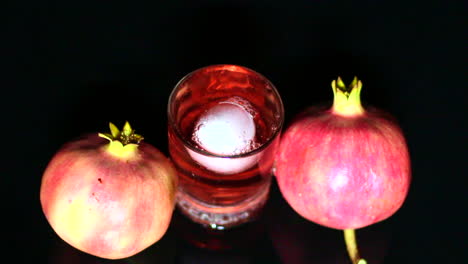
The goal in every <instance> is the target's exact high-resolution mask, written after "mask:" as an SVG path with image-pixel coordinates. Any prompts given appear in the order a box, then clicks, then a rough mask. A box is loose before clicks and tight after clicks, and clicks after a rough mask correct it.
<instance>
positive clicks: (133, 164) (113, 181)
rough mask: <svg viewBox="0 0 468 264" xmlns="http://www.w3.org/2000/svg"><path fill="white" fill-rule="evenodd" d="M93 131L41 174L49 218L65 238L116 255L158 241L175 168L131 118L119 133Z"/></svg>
mask: <svg viewBox="0 0 468 264" xmlns="http://www.w3.org/2000/svg"><path fill="white" fill-rule="evenodd" d="M111 132H112V134H99V135H100V136H101V137H104V138H107V139H108V140H109V141H110V143H106V141H105V140H104V139H102V138H100V137H98V135H97V134H96V135H90V136H87V137H84V138H83V139H80V140H77V141H74V142H71V143H69V144H67V145H65V146H64V147H63V148H62V149H61V150H60V151H59V152H58V153H57V154H56V155H55V157H54V158H53V159H52V160H51V161H50V163H49V165H48V167H47V169H46V171H45V172H44V175H43V178H42V185H41V192H40V199H41V204H42V209H43V211H44V214H45V216H46V217H47V220H48V221H49V223H50V225H51V226H52V228H53V229H54V230H55V232H56V233H57V234H58V235H59V236H60V237H61V238H62V239H63V240H65V241H66V242H67V243H69V244H70V245H72V246H74V247H76V248H77V249H80V250H82V251H84V252H87V253H89V254H92V255H95V256H99V257H102V258H109V259H117V258H125V257H129V256H132V255H134V254H136V253H138V252H140V251H141V250H143V249H145V248H147V247H148V246H150V245H151V244H153V243H155V242H156V241H158V240H159V239H160V238H161V237H162V236H163V235H164V233H165V232H166V230H167V228H168V225H169V222H170V220H171V216H172V212H173V209H174V199H175V191H176V183H177V182H176V172H175V170H174V168H173V166H172V164H171V163H170V162H169V161H168V159H166V157H164V155H163V154H162V153H161V152H159V151H158V150H157V149H156V148H154V147H152V146H151V145H149V144H146V143H144V142H141V143H140V141H141V139H142V137H141V136H139V135H136V134H134V131H133V130H132V129H131V127H130V125H129V124H128V123H126V124H125V126H124V129H123V131H122V132H120V131H119V130H118V129H117V128H116V127H115V126H114V125H113V124H111Z"/></svg>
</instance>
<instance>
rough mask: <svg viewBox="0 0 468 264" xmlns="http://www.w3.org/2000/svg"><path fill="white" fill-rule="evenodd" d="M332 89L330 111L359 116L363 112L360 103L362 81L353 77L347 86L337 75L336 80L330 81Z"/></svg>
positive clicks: (342, 114)
mask: <svg viewBox="0 0 468 264" xmlns="http://www.w3.org/2000/svg"><path fill="white" fill-rule="evenodd" d="M331 86H332V89H333V96H334V98H333V107H332V111H333V113H335V114H338V115H341V116H348V117H352V116H359V115H362V114H364V112H365V111H364V108H363V107H362V105H361V89H362V82H361V81H360V80H359V79H358V78H357V77H354V79H353V81H352V82H351V84H350V85H349V86H346V85H345V84H344V82H343V80H342V79H341V77H338V79H337V80H333V81H332V84H331Z"/></svg>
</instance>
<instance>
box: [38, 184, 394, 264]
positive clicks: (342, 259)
mask: <svg viewBox="0 0 468 264" xmlns="http://www.w3.org/2000/svg"><path fill="white" fill-rule="evenodd" d="M357 236H358V242H359V246H360V248H361V252H362V255H363V256H365V257H366V259H367V260H368V263H372V264H382V263H384V259H385V257H386V256H387V254H388V251H389V244H390V243H391V236H390V232H389V225H388V224H385V223H382V224H377V225H375V226H373V227H369V228H366V229H363V230H359V231H357ZM47 242H49V244H50V247H49V248H47V252H44V256H45V257H46V263H51V264H65V263H66V264H75V263H82V264H98V263H101V264H108V263H116V264H153V263H154V264H161V263H180V264H185V263H187V264H189V263H207V264H210V263H213V264H215V263H228V264H230V263H233V264H234V263H236V264H244V263H245V264H247V263H269V264H280V263H285V264H289V263H297V264H349V262H348V261H349V260H348V257H347V253H346V249H345V245H344V241H343V236H342V232H340V231H338V230H331V229H327V228H324V227H320V226H317V225H315V224H313V223H310V222H308V221H306V220H304V219H302V218H301V217H300V216H298V215H297V214H295V213H294V212H293V211H291V209H290V207H289V206H288V205H287V204H286V203H285V201H284V200H283V199H282V198H281V197H280V195H279V193H278V189H277V187H276V185H273V189H272V197H271V199H270V200H269V201H268V202H267V204H266V207H265V211H264V213H263V214H262V216H261V217H260V218H259V219H258V220H257V221H255V222H251V223H248V224H245V225H242V226H239V227H236V228H233V229H231V230H228V231H218V230H210V229H205V228H203V227H202V226H200V225H198V224H196V223H194V222H192V221H191V220H189V219H187V218H185V216H183V215H181V214H180V213H178V212H176V213H175V214H174V217H173V220H172V223H171V226H170V228H169V230H168V232H167V233H166V235H165V236H164V237H163V238H162V239H161V240H160V241H159V242H157V243H156V244H154V245H153V246H151V247H149V248H147V249H146V250H144V251H142V252H141V253H139V254H137V255H135V256H133V257H130V258H127V259H121V260H106V259H100V258H97V257H94V256H91V255H88V254H86V253H83V252H81V251H79V250H76V249H75V248H73V247H71V246H69V245H68V244H66V243H65V242H63V241H62V240H60V239H59V238H58V237H57V236H56V235H55V234H52V236H51V237H50V238H49V240H48V241H47ZM385 263H386V262H385Z"/></svg>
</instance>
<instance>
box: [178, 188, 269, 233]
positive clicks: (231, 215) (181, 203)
mask: <svg viewBox="0 0 468 264" xmlns="http://www.w3.org/2000/svg"><path fill="white" fill-rule="evenodd" d="M269 187H270V186H269V185H268V186H267V187H266V188H264V189H263V190H262V191H261V192H260V193H259V194H257V195H256V196H255V197H252V198H250V199H249V200H247V201H244V202H242V203H240V204H236V205H232V206H215V205H209V204H206V203H203V202H201V201H199V200H197V199H195V198H194V197H192V196H190V195H188V194H186V193H184V192H183V191H182V190H179V191H178V193H177V207H178V209H179V211H180V212H181V213H182V214H184V215H185V216H187V217H188V218H189V219H191V220H192V221H194V222H196V223H199V224H202V225H204V226H205V227H206V228H211V229H216V230H224V229H228V228H231V227H234V226H238V225H241V224H243V223H247V222H250V221H253V220H255V219H256V218H257V217H258V215H259V214H260V212H261V211H262V209H263V207H264V205H265V203H266V201H267V198H268V194H269V191H270V188H269Z"/></svg>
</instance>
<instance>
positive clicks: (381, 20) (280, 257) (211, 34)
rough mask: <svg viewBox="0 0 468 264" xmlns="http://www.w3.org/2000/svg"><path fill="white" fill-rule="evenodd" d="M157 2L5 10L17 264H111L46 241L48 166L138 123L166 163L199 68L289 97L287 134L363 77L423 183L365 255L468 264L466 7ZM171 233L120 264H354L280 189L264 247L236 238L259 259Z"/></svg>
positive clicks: (373, 231)
mask: <svg viewBox="0 0 468 264" xmlns="http://www.w3.org/2000/svg"><path fill="white" fill-rule="evenodd" d="M156 2H157V1H148V2H140V1H132V2H128V3H117V2H116V1H93V2H91V3H85V2H83V1H55V2H54V1H49V2H44V1H29V2H28V1H16V2H14V3H9V4H4V7H6V8H2V11H4V12H2V13H5V14H4V15H5V16H4V17H6V18H7V20H6V23H5V24H6V30H4V31H3V34H2V37H1V42H2V45H3V46H4V48H3V52H2V54H3V55H2V58H0V60H1V61H2V64H4V65H5V67H3V68H4V70H3V74H4V77H3V78H2V79H3V82H2V85H1V91H2V93H1V99H2V104H1V105H2V108H3V109H2V116H3V117H2V129H1V131H2V137H1V138H2V142H3V146H4V147H3V148H2V152H3V153H2V154H3V155H2V156H3V157H4V158H2V164H3V165H2V166H1V167H2V177H3V179H4V181H5V180H6V182H7V184H6V185H3V186H4V187H6V188H5V189H6V192H3V194H4V195H5V196H6V198H4V202H3V203H2V204H3V205H2V208H3V210H4V211H3V213H2V216H3V218H4V219H5V220H6V221H8V224H5V225H4V226H3V227H4V228H3V229H4V231H5V232H6V234H7V236H6V237H7V244H8V247H7V250H6V253H5V254H4V256H3V257H4V260H7V259H10V258H12V260H13V262H12V261H10V262H12V263H101V262H105V263H108V262H109V263H112V262H110V261H104V260H100V259H97V258H94V257H90V256H88V255H86V254H84V253H81V252H79V251H76V250H74V249H73V248H71V247H69V246H67V245H66V244H65V243H64V242H62V241H61V240H60V239H59V238H58V237H57V236H56V235H55V233H54V232H53V230H52V229H51V228H50V226H49V225H48V223H47V221H46V220H45V217H44V216H43V214H42V211H41V208H40V203H39V187H40V179H41V175H42V172H43V170H44V169H45V166H46V165H47V162H48V161H49V159H50V158H51V156H52V155H53V154H54V152H55V151H57V150H58V148H59V147H60V146H61V145H62V144H63V143H65V142H67V141H69V140H72V139H73V138H75V137H77V136H79V135H81V134H83V133H86V132H96V131H106V130H107V124H108V122H109V121H112V122H114V123H116V124H118V125H119V126H121V125H122V124H123V122H124V121H125V120H129V121H131V123H132V125H133V127H134V128H136V129H137V131H138V132H140V133H142V134H144V135H145V138H146V141H147V142H149V143H151V144H153V145H154V146H156V147H158V148H159V149H161V150H162V151H163V152H165V153H166V154H167V140H166V111H165V110H166V104H167V98H168V96H169V93H170V91H171V90H172V88H173V87H174V85H175V84H176V83H177V81H178V80H179V79H180V78H182V77H183V76H184V75H185V74H187V73H188V72H190V71H193V70H195V69H197V68H200V67H203V66H206V65H210V64H219V63H230V64H239V65H243V66H247V67H250V68H252V69H254V70H256V71H258V72H260V73H262V74H264V75H265V76H266V77H267V78H269V79H270V80H271V81H272V82H273V83H274V84H275V85H276V87H277V89H278V90H279V92H280V94H281V96H282V98H283V102H284V105H285V109H286V124H287V123H288V121H290V119H291V117H292V116H294V115H295V114H297V113H298V112H299V111H300V110H301V109H303V108H305V107H306V106H308V105H312V104H315V103H318V102H322V101H329V100H331V97H332V92H331V88H330V82H331V80H332V79H334V78H336V77H337V76H338V75H340V76H342V77H343V78H344V79H345V81H347V82H349V81H350V80H351V78H352V77H353V76H354V75H357V76H358V77H359V78H360V79H361V80H362V81H363V83H364V88H363V93H362V98H363V99H362V100H363V101H364V102H366V103H369V104H372V105H375V106H378V107H380V108H382V109H385V110H387V111H389V112H391V113H392V114H394V115H395V116H396V117H397V119H398V120H399V121H400V125H401V127H402V129H403V131H404V132H405V135H406V137H407V141H408V145H409V148H410V152H411V158H412V167H413V182H412V186H411V190H410V193H409V196H408V198H407V201H406V202H405V204H404V206H403V207H402V208H401V209H400V210H399V211H398V212H397V213H396V214H395V215H394V216H393V217H391V218H390V219H388V220H386V221H384V222H382V223H379V224H376V225H374V226H371V227H369V228H365V229H363V230H360V231H358V236H359V239H360V244H361V247H362V250H363V252H362V254H363V255H364V256H367V257H368V258H369V262H370V264H376V263H442V262H441V261H444V263H462V262H463V261H466V257H464V256H463V255H462V251H463V250H466V249H467V248H466V245H467V244H466V242H464V241H463V239H465V238H466V235H467V232H466V223H467V218H466V209H467V206H466V204H467V203H466V194H467V192H466V189H465V187H466V183H464V181H463V179H464V178H466V176H467V175H468V174H467V171H466V168H465V167H466V166H465V163H466V156H467V155H466V135H467V130H466V128H465V127H466V118H465V114H466V104H465V103H466V88H467V87H466V83H467V78H466V76H467V72H466V69H467V68H466V62H467V60H466V59H467V56H466V54H467V53H466V47H467V41H466V35H467V32H466V26H467V24H466V15H467V12H466V11H467V10H466V3H463V1H458V2H456V1H438V2H437V1H404V2H401V3H398V2H395V1H330V0H329V1H326V0H313V1H312V0H309V1H305V0H303V1H293V0H291V1H242V0H240V1H215V0H211V1H186V2H184V1H164V2H170V3H156ZM2 24H3V23H2ZM463 47H464V48H463ZM173 222H174V224H173V225H172V226H171V227H170V229H169V231H168V233H167V235H166V236H165V237H164V239H163V240H162V241H161V242H160V243H158V244H156V245H155V246H153V247H151V248H149V249H148V250H146V251H145V252H143V253H142V254H139V255H137V256H136V257H135V258H131V259H128V260H122V261H121V262H118V263H347V262H346V261H347V260H346V252H345V248H344V244H343V241H342V236H341V234H340V232H339V231H336V230H329V229H325V228H323V227H320V226H317V225H315V224H313V223H310V222H307V221H305V220H303V219H302V218H300V217H299V216H298V215H297V214H295V213H294V212H293V211H292V209H291V208H289V207H288V205H287V204H286V203H285V202H284V200H282V198H281V195H280V194H279V192H278V190H277V189H276V187H275V186H274V187H273V191H272V197H271V199H270V201H269V204H268V206H267V210H266V213H265V215H264V216H263V218H262V219H261V221H260V222H259V225H258V226H255V227H254V228H253V230H256V231H258V234H259V235H258V236H253V238H252V237H250V236H249V235H248V234H251V235H252V234H257V233H255V232H253V231H252V232H250V231H246V234H247V235H241V236H240V238H237V240H238V241H244V240H245V244H248V245H249V246H248V247H247V248H244V249H242V250H231V251H224V252H213V251H207V250H201V249H197V248H196V247H193V246H191V245H190V244H189V243H187V242H185V240H184V239H182V236H183V235H184V234H186V233H190V232H189V231H187V230H195V228H188V229H184V228H186V227H187V226H188V227H190V225H189V224H188V223H184V220H183V219H182V218H181V217H180V216H178V215H177V214H176V215H175V216H174V221H173ZM247 229H248V228H247ZM181 230H182V231H181ZM259 230H260V231H259ZM239 232H241V231H239ZM242 232H244V231H242ZM181 234H182V236H181ZM249 241H250V242H254V243H252V244H249V243H247V242H249ZM10 247H12V248H10Z"/></svg>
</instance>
